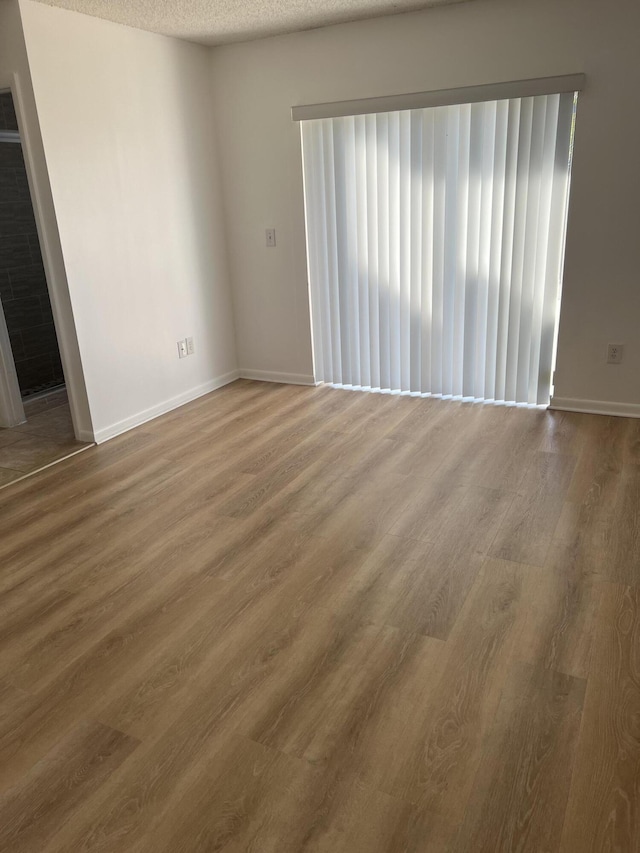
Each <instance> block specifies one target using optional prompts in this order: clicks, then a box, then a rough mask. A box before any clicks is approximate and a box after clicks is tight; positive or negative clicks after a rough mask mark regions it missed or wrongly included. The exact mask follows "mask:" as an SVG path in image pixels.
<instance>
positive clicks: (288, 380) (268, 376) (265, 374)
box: [239, 368, 316, 385]
mask: <svg viewBox="0 0 640 853" xmlns="http://www.w3.org/2000/svg"><path fill="white" fill-rule="evenodd" d="M239 373H240V379H256V380H257V381H258V382H282V383H283V384H284V385H315V384H316V381H315V379H314V378H313V376H311V375H309V374H306V373H276V372H275V371H271V370H249V369H248V368H241V369H240V371H239Z"/></svg>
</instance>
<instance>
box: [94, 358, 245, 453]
mask: <svg viewBox="0 0 640 853" xmlns="http://www.w3.org/2000/svg"><path fill="white" fill-rule="evenodd" d="M239 378H240V372H239V371H238V370H232V371H230V372H229V373H225V374H223V375H222V376H216V378H215V379H211V380H209V382H205V383H204V384H203V385H197V386H196V387H195V388H190V389H189V390H188V391H185V392H184V393H182V394H178V395H177V396H176V397H171V398H170V399H169V400H164V401H163V402H162V403H158V405H157V406H151V408H149V409H145V410H144V411H142V412H138V413H137V414H135V415H132V416H131V417H130V418H125V419H124V420H122V421H118V422H117V423H115V424H112V425H111V426H108V427H104V429H100V430H97V431H96V432H95V433H94V434H93V436H92V437H91V438H89V437H85V436H84V434H83V435H82V436H79V438H80V440H81V441H95V443H96V444H102V443H103V442H105V441H108V440H109V439H110V438H115V437H116V436H117V435H122V433H123V432H128V431H129V430H130V429H134V428H135V427H137V426H141V425H142V424H146V423H147V421H152V420H153V419H154V418H157V417H160V415H165V414H166V413H167V412H171V411H172V410H173V409H177V408H179V407H180V406H184V404H185V403H190V402H191V401H192V400H197V399H198V397H203V396H204V395H205V394H210V393H211V391H215V390H216V389H217V388H222V386H223V385H228V384H229V383H230V382H235V380H236V379H239Z"/></svg>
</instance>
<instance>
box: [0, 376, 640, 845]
mask: <svg viewBox="0 0 640 853" xmlns="http://www.w3.org/2000/svg"><path fill="white" fill-rule="evenodd" d="M0 616H1V618H0V851H2V853H4V851H7V853H9V851H11V853H21V851H25V853H26V852H27V851H28V853H36V851H37V853H76V852H77V851H78V853H79V851H104V853H120V851H122V853H125V851H126V853H143V851H144V853H151V851H153V853H162V852H163V851H166V853H181V851H184V853H199V851H207V853H208V851H222V853H241V851H255V853H271V852H273V853H287V851H290V853H294V852H295V851H302V850H305V851H327V853H378V851H379V853H396V851H398V853H409V851H410V852H411V853H445V851H450V853H498V851H514V853H515V851H518V853H525V851H531V853H533V852H534V851H535V853H542V851H544V853H556V851H557V853H589V851H593V853H596V851H598V853H600V851H611V853H612V852H613V851H617V853H638V851H640V723H639V721H640V421H635V420H629V419H624V418H608V417H602V416H595V415H594V416H590V415H577V414H568V413H560V412H543V411H529V410H523V409H516V408H500V407H491V406H479V405H471V404H464V403H457V402H445V401H437V400H423V399H413V398H406V397H397V396H391V395H374V394H359V393H356V392H347V391H338V390H333V389H330V388H323V387H319V388H303V387H295V386H283V385H280V386H279V385H269V384H263V383H256V382H249V381H238V382H236V383H234V384H233V385H230V386H227V387H226V388H223V389H221V390H219V391H216V392H215V393H213V394H210V395H208V396H207V397H204V398H201V399H200V400H197V401H195V402H194V403H191V404H189V405H188V406H185V407H183V408H181V409H179V410H176V411H174V412H171V413H170V414H168V415H166V416H164V417H162V418H159V419H157V420H155V421H152V422H150V423H148V424H146V425H144V426H143V427H140V428H139V429H137V430H134V431H133V432H130V433H128V434H126V435H124V436H122V437H120V438H117V439H114V440H113V441H111V442H109V443H107V444H105V445H102V446H100V447H95V448H91V449H89V450H87V451H85V452H84V453H82V454H80V455H78V456H75V457H73V458H71V459H68V460H65V461H63V462H61V463H59V464H58V465H56V466H54V467H53V468H50V469H47V470H45V471H42V472H41V473H39V474H36V475H34V476H32V477H30V478H28V479H26V480H21V481H19V482H17V483H14V484H11V485H10V486H8V487H7V488H5V489H3V490H2V491H1V492H0Z"/></svg>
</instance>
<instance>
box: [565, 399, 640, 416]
mask: <svg viewBox="0 0 640 853" xmlns="http://www.w3.org/2000/svg"><path fill="white" fill-rule="evenodd" d="M549 408H550V409H558V410H560V411H562V412H582V413H583V414H586V415H613V416H614V417H620V418H640V403H611V402H609V401H606V400H579V399H578V398H575V397H552V398H551V402H550V403H549Z"/></svg>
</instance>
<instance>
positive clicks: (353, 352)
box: [301, 94, 575, 404]
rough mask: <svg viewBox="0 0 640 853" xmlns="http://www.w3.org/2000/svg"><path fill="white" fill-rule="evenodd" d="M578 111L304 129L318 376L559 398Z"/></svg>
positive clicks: (425, 113) (437, 111)
mask: <svg viewBox="0 0 640 853" xmlns="http://www.w3.org/2000/svg"><path fill="white" fill-rule="evenodd" d="M574 102H575V99H574V95H572V94H566V95H540V96H536V97H530V98H523V99H517V98H516V99H512V100H510V101H492V102H485V103H477V104H473V105H472V104H462V105H455V106H450V107H436V108H430V109H422V110H411V111H405V112H399V113H379V114H375V115H364V116H355V117H354V116H347V117H341V118H334V119H319V120H312V121H303V122H301V130H302V138H303V168H304V189H305V211H306V223H307V242H308V273H309V287H310V298H311V313H312V333H313V345H314V364H315V371H316V378H317V379H319V380H320V381H325V382H331V383H333V384H337V385H349V386H355V387H363V388H373V389H381V390H391V391H400V392H412V393H422V394H440V395H443V396H453V397H464V398H467V397H470V398H473V399H484V400H496V401H504V402H516V403H527V404H545V403H548V400H549V395H550V390H551V370H552V361H553V350H554V343H555V335H556V330H557V315H558V305H559V292H560V285H561V277H562V263H563V255H564V236H565V229H566V214H567V204H568V190H569V177H570V163H569V148H570V144H571V133H572V128H571V126H572V118H573V110H574Z"/></svg>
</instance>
